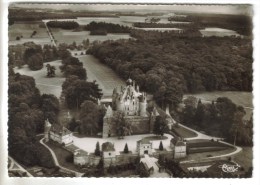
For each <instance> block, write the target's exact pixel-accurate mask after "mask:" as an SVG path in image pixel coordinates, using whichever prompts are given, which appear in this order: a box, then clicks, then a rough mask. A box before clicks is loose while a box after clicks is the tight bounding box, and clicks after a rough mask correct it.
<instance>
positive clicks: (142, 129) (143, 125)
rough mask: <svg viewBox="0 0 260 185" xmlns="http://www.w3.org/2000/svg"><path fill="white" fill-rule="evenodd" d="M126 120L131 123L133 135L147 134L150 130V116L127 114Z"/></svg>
mask: <svg viewBox="0 0 260 185" xmlns="http://www.w3.org/2000/svg"><path fill="white" fill-rule="evenodd" d="M125 119H126V121H128V122H129V123H131V127H132V131H133V133H132V134H133V135H134V134H147V133H149V132H150V118H149V117H140V116H126V117H125Z"/></svg>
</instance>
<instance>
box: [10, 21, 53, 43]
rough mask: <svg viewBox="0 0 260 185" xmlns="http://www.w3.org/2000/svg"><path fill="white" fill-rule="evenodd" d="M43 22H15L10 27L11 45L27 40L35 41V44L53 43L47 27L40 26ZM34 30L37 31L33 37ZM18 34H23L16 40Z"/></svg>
mask: <svg viewBox="0 0 260 185" xmlns="http://www.w3.org/2000/svg"><path fill="white" fill-rule="evenodd" d="M39 24H41V22H30V23H22V22H21V23H15V24H13V25H11V26H9V27H8V37H9V45H16V44H23V43H25V42H34V43H35V44H40V45H44V44H51V40H50V38H49V36H48V34H47V31H46V29H45V28H40V27H39ZM33 31H36V32H37V33H36V34H35V35H34V36H33V37H32V38H31V35H32V33H33ZM17 36H23V38H21V39H20V40H16V37H17Z"/></svg>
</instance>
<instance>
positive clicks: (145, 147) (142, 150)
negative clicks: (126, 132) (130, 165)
mask: <svg viewBox="0 0 260 185" xmlns="http://www.w3.org/2000/svg"><path fill="white" fill-rule="evenodd" d="M136 150H137V152H138V153H139V155H141V156H143V155H144V154H148V155H152V153H153V144H152V142H150V141H149V140H148V139H141V140H139V141H137V146H136Z"/></svg>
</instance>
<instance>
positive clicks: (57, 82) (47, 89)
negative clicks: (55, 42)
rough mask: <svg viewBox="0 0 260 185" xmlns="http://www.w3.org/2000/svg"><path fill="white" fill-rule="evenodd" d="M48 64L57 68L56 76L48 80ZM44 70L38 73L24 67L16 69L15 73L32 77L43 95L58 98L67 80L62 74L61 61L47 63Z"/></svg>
mask: <svg viewBox="0 0 260 185" xmlns="http://www.w3.org/2000/svg"><path fill="white" fill-rule="evenodd" d="M46 64H50V65H52V66H55V67H56V71H55V73H56V76H55V77H52V78H48V77H47V76H46V74H47V69H46V67H45V66H46ZM43 65H44V66H43V68H42V69H41V70H38V71H32V70H30V69H29V67H28V65H24V66H23V67H22V68H20V69H19V68H17V67H15V68H14V72H15V73H20V74H22V75H27V76H32V77H33V78H34V79H35V83H36V87H37V88H38V89H39V90H40V92H41V94H53V95H55V96H56V97H57V98H59V97H60V95H61V90H62V88H61V85H62V83H63V81H64V80H65V78H64V76H63V74H62V73H61V72H60V69H59V66H60V65H61V61H60V60H56V61H52V62H46V63H44V64H43Z"/></svg>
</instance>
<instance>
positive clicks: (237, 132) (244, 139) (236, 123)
mask: <svg viewBox="0 0 260 185" xmlns="http://www.w3.org/2000/svg"><path fill="white" fill-rule="evenodd" d="M244 115H245V113H243V112H241V111H237V112H236V113H235V114H234V119H233V124H232V126H231V128H230V135H231V136H232V137H233V139H234V140H233V141H234V145H236V142H237V143H239V144H247V145H248V144H250V143H251V136H250V132H249V130H248V129H247V128H246V126H245V124H244V121H243V117H244Z"/></svg>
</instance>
